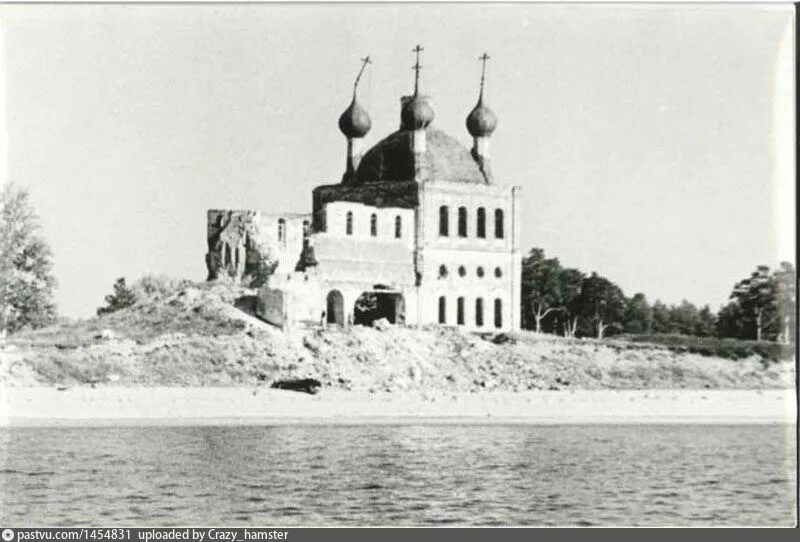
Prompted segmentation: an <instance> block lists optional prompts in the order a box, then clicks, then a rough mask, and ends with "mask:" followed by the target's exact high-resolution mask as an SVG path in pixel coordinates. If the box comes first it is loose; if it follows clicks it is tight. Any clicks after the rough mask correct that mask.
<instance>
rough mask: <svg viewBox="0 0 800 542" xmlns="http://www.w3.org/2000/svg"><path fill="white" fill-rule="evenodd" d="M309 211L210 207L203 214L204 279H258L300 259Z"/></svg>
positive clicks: (291, 266) (291, 265) (292, 264)
mask: <svg viewBox="0 0 800 542" xmlns="http://www.w3.org/2000/svg"><path fill="white" fill-rule="evenodd" d="M310 219H311V217H310V215H302V214H283V215H267V214H263V213H260V212H258V211H251V210H229V209H213V210H210V211H208V216H207V243H208V252H207V253H206V267H207V269H208V278H207V280H231V281H236V282H238V281H243V280H247V281H252V280H261V279H263V278H264V277H265V276H268V275H269V274H271V273H272V272H274V271H276V270H277V269H281V268H283V269H286V268H291V269H294V267H295V266H296V265H297V262H298V261H299V259H300V254H301V252H302V247H303V239H304V237H305V232H306V230H307V229H308V227H309V225H310Z"/></svg>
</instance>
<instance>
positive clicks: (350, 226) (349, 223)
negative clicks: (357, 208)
mask: <svg viewBox="0 0 800 542" xmlns="http://www.w3.org/2000/svg"><path fill="white" fill-rule="evenodd" d="M345 227H346V228H347V229H346V230H345V231H346V233H347V235H353V213H352V212H350V211H347V225H346V226H345Z"/></svg>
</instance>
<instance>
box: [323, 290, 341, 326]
mask: <svg viewBox="0 0 800 542" xmlns="http://www.w3.org/2000/svg"><path fill="white" fill-rule="evenodd" d="M326 312H327V321H328V323H329V324H336V325H337V326H343V325H344V297H342V292H340V291H339V290H331V291H330V292H329V293H328V306H327V311H326Z"/></svg>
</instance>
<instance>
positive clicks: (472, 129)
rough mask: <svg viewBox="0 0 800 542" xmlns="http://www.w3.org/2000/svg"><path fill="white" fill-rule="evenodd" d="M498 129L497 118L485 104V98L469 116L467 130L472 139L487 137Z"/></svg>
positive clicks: (481, 99)
mask: <svg viewBox="0 0 800 542" xmlns="http://www.w3.org/2000/svg"><path fill="white" fill-rule="evenodd" d="M495 128H497V116H496V115H495V114H494V112H493V111H492V110H491V109H489V108H488V107H487V106H485V105H484V104H483V97H482V96H481V98H480V99H479V100H478V103H477V104H476V105H475V107H474V108H473V109H472V111H470V113H469V115H467V130H468V131H469V133H470V135H471V136H472V137H486V136H490V135H492V132H494V130H495Z"/></svg>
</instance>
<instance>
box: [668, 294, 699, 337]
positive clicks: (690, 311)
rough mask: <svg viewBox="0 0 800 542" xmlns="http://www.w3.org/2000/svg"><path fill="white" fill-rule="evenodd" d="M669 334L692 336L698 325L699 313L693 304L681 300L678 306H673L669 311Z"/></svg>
mask: <svg viewBox="0 0 800 542" xmlns="http://www.w3.org/2000/svg"><path fill="white" fill-rule="evenodd" d="M669 320H670V329H671V333H680V334H681V335H693V334H694V332H695V329H697V327H698V325H699V324H700V312H699V311H698V310H697V307H695V306H694V304H692V303H690V302H688V301H686V300H685V299H683V300H682V301H681V303H680V305H677V306H675V305H673V306H672V307H670V309H669Z"/></svg>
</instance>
